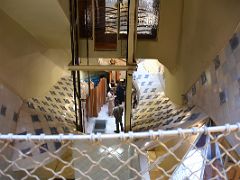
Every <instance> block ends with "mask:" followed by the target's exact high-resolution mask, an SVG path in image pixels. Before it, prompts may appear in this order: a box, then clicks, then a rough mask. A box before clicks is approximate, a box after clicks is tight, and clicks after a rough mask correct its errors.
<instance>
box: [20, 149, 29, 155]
mask: <svg viewBox="0 0 240 180" xmlns="http://www.w3.org/2000/svg"><path fill="white" fill-rule="evenodd" d="M30 150H31V148H25V149H22V150H21V152H22V153H23V154H27V153H28V152H29V151H30Z"/></svg>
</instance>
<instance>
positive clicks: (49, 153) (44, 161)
mask: <svg viewBox="0 0 240 180" xmlns="http://www.w3.org/2000/svg"><path fill="white" fill-rule="evenodd" d="M239 132H240V124H236V125H225V126H215V127H200V128H191V129H177V130H168V131H162V130H159V131H148V132H141V133H133V132H129V133H120V134H90V135H72V134H69V135H63V134H59V135H44V134H42V135H30V134H27V135H13V134H7V135H3V134H1V135H0V179H1V180H2V179H98V180H99V179H121V180H122V179H178V180H179V179H239V178H240V161H239V156H238V153H239V152H240V147H239V144H240V136H239Z"/></svg>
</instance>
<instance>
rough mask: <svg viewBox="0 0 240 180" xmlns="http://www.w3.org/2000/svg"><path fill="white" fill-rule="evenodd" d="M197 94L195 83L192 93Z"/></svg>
mask: <svg viewBox="0 0 240 180" xmlns="http://www.w3.org/2000/svg"><path fill="white" fill-rule="evenodd" d="M195 94H196V85H195V84H194V85H193V87H192V95H193V96H194V95H195Z"/></svg>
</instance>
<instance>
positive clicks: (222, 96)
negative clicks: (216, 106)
mask: <svg viewBox="0 0 240 180" xmlns="http://www.w3.org/2000/svg"><path fill="white" fill-rule="evenodd" d="M219 99H220V105H222V104H224V103H225V102H226V101H227V97H226V93H225V91H222V92H220V93H219Z"/></svg>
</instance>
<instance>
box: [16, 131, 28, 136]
mask: <svg viewBox="0 0 240 180" xmlns="http://www.w3.org/2000/svg"><path fill="white" fill-rule="evenodd" d="M26 134H27V131H24V132H21V133H18V135H26Z"/></svg>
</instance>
